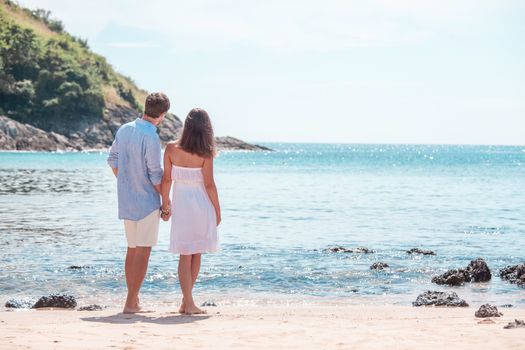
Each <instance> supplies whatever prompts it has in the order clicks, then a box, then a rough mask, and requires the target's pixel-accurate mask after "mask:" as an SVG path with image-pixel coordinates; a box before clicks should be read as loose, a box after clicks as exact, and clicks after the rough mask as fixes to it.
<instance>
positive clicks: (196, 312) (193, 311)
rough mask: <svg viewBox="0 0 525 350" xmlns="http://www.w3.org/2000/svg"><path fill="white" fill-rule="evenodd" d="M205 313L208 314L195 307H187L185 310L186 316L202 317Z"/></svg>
mask: <svg viewBox="0 0 525 350" xmlns="http://www.w3.org/2000/svg"><path fill="white" fill-rule="evenodd" d="M205 313H206V311H205V310H201V309H199V308H198V307H197V306H195V305H191V306H187V307H186V308H185V309H184V314H185V315H200V314H205Z"/></svg>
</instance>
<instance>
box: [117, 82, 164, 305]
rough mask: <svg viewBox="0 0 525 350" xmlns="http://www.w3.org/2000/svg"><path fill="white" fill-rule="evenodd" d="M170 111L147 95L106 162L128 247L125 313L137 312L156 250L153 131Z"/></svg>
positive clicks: (156, 145)
mask: <svg viewBox="0 0 525 350" xmlns="http://www.w3.org/2000/svg"><path fill="white" fill-rule="evenodd" d="M169 108H170V101H169V99H168V97H167V96H166V95H165V94H163V93H159V92H156V93H152V94H149V95H148V97H147V98H146V104H145V108H144V115H143V116H142V118H137V119H136V120H134V121H132V122H130V123H127V124H124V125H122V126H121V127H120V128H119V130H118V131H117V134H116V135H115V140H114V141H113V144H112V145H111V149H110V152H109V156H108V159H107V161H108V164H109V166H110V167H111V168H112V170H113V173H114V174H115V176H116V177H117V192H118V212H119V219H121V220H124V229H125V231H126V239H127V243H128V250H127V254H126V263H125V270H126V285H127V287H128V296H127V298H126V304H125V306H124V313H137V312H140V311H141V309H140V304H139V291H140V287H141V285H142V282H143V281H144V277H145V276H146V272H147V269H148V261H149V256H150V253H151V247H153V246H155V245H156V244H157V238H158V232H159V218H160V212H159V210H160V207H161V202H160V201H161V199H160V185H161V182H162V181H161V180H162V173H163V171H162V167H161V145H160V139H159V136H158V135H157V132H156V131H157V126H158V125H159V124H160V123H161V122H162V121H163V120H164V117H165V116H166V113H167V112H168V110H169Z"/></svg>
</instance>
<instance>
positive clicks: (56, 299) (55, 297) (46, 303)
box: [33, 294, 77, 309]
mask: <svg viewBox="0 0 525 350" xmlns="http://www.w3.org/2000/svg"><path fill="white" fill-rule="evenodd" d="M76 306H77V301H76V299H75V297H74V296H72V295H62V294H60V295H59V294H52V295H49V296H44V297H41V298H40V299H38V301H37V302H36V303H35V305H33V309H39V308H43V307H54V308H63V309H74V308H75V307H76Z"/></svg>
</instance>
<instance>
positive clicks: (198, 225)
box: [107, 92, 221, 314]
mask: <svg viewBox="0 0 525 350" xmlns="http://www.w3.org/2000/svg"><path fill="white" fill-rule="evenodd" d="M169 108H170V101H169V99H168V97H167V96H166V95H165V94H163V93H158V92H157V93H152V94H149V95H148V97H147V98H146V103H145V108H144V114H143V116H142V118H137V119H136V120H134V121H132V122H129V123H127V124H124V125H122V126H121V127H120V128H119V129H118V131H117V133H116V135H115V140H114V141H113V144H112V146H111V149H110V152H109V156H108V159H107V161H108V164H109V166H110V167H111V168H112V170H113V173H114V174H115V176H116V177H117V193H118V212H119V219H121V220H124V229H125V232H126V239H127V244H128V249H127V254H126V262H125V271H126V285H127V288H128V295H127V298H126V303H125V306H124V313H138V312H144V310H142V309H141V307H140V302H139V291H140V287H141V285H142V282H143V281H144V278H145V276H146V272H147V269H148V261H149V257H150V253H151V248H152V247H153V246H155V245H156V244H157V239H158V232H159V221H160V219H161V218H162V220H164V221H168V220H170V219H171V237H170V246H169V250H170V251H171V252H172V253H174V254H179V255H180V258H179V267H178V276H179V282H180V286H181V289H182V296H183V299H182V303H181V306H180V309H179V312H180V313H184V314H200V313H204V312H205V311H203V310H201V309H199V308H198V307H197V306H196V305H195V302H194V300H193V296H192V290H193V286H194V284H195V281H196V280H197V276H198V274H199V270H200V265H201V254H202V253H205V252H216V251H217V250H218V240H217V226H218V225H219V223H220V222H221V209H220V205H219V196H218V193H217V187H216V186H215V181H214V178H213V159H214V156H215V154H216V146H215V138H214V134H213V128H212V125H211V120H210V117H209V116H208V113H206V111H205V110H203V109H200V108H194V109H192V110H191V111H190V113H189V114H188V116H187V117H186V120H185V122H184V127H183V131H182V134H181V136H180V138H179V139H178V140H176V141H173V142H170V143H168V145H167V146H166V149H165V152H164V160H163V166H162V164H161V162H162V150H161V143H160V139H159V136H158V135H157V126H158V125H159V124H160V123H162V122H163V121H164V118H165V116H166V113H167V112H168V110H169ZM163 168H164V169H163ZM172 186H173V190H172V194H171V198H170V190H171V189H172Z"/></svg>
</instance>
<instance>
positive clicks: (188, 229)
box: [170, 165, 219, 255]
mask: <svg viewBox="0 0 525 350" xmlns="http://www.w3.org/2000/svg"><path fill="white" fill-rule="evenodd" d="M171 179H172V180H173V182H174V183H173V191H172V196H171V197H172V198H171V212H172V216H171V238H170V251H171V252H173V253H177V254H182V255H191V254H197V253H205V252H209V253H212V252H216V251H217V250H218V249H219V242H218V240H217V219H216V216H215V209H214V207H213V204H212V203H211V200H210V197H208V193H207V192H206V188H205V187H204V178H203V176H202V168H185V167H180V166H175V165H174V166H172V169H171Z"/></svg>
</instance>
